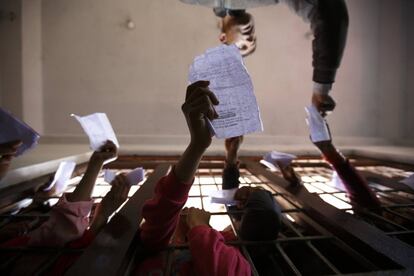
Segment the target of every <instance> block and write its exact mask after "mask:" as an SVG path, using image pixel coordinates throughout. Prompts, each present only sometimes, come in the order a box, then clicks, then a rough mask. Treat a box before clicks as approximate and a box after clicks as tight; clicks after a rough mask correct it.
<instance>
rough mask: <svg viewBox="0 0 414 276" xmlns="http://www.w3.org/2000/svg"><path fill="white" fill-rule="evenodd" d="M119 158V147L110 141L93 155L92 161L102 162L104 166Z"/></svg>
mask: <svg viewBox="0 0 414 276" xmlns="http://www.w3.org/2000/svg"><path fill="white" fill-rule="evenodd" d="M117 157H118V148H117V146H116V145H115V144H114V143H113V142H112V141H109V140H108V141H106V143H105V144H103V145H102V146H101V147H100V148H99V151H95V152H94V153H93V154H92V157H91V161H92V160H93V161H97V162H102V163H103V164H107V163H109V162H112V161H114V160H116V158H117Z"/></svg>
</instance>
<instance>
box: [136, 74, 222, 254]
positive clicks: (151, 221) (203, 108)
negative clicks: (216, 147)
mask: <svg viewBox="0 0 414 276" xmlns="http://www.w3.org/2000/svg"><path fill="white" fill-rule="evenodd" d="M208 84H209V82H207V81H198V82H195V83H193V84H191V85H190V86H188V88H187V93H186V98H185V103H184V104H183V105H182V111H183V113H184V116H185V119H186V121H187V125H188V129H189V132H190V136H191V139H190V143H189V145H188V147H187V149H186V150H185V151H184V153H183V154H182V155H181V157H180V159H179V161H178V163H177V164H176V165H175V167H174V168H173V170H172V172H171V173H170V174H169V175H168V176H165V177H163V178H162V179H161V180H160V181H159V182H158V183H157V185H156V188H155V195H154V197H153V198H152V199H150V200H149V201H147V202H146V203H145V205H144V207H143V210H142V214H143V217H144V219H145V223H144V224H143V225H142V228H141V234H140V235H141V240H142V241H143V243H144V245H145V246H146V247H147V248H148V249H150V250H152V251H158V250H161V249H163V248H164V247H166V246H167V245H168V243H169V241H170V239H171V237H172V235H173V233H174V231H175V228H176V226H177V223H178V219H179V216H180V211H181V208H182V207H183V206H184V204H185V202H186V201H187V197H188V192H189V190H190V188H191V185H192V183H193V181H194V175H195V172H196V170H197V168H198V165H199V163H200V160H201V157H202V156H203V154H204V152H205V150H206V149H207V148H208V147H209V146H210V144H211V140H212V138H211V133H210V131H209V128H208V125H207V122H206V119H205V118H209V119H210V120H213V119H214V118H216V117H217V113H216V111H215V110H214V105H217V104H218V100H217V98H216V97H215V96H214V94H213V93H212V92H211V91H210V90H209V89H208Z"/></svg>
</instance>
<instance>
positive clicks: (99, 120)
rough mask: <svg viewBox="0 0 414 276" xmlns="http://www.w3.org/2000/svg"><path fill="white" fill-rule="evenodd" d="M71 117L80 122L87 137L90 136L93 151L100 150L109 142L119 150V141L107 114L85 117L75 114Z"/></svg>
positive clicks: (94, 114)
mask: <svg viewBox="0 0 414 276" xmlns="http://www.w3.org/2000/svg"><path fill="white" fill-rule="evenodd" d="M71 116H73V117H75V118H76V120H78V122H79V123H80V125H81V126H82V128H83V130H84V131H85V133H86V135H88V137H89V143H90V146H91V149H92V150H94V151H97V150H99V148H100V147H101V146H103V145H104V144H105V142H106V141H108V140H109V141H112V142H113V143H114V144H115V145H116V146H117V147H118V148H119V143H118V139H116V136H115V132H114V130H113V128H112V125H111V123H110V122H109V119H108V117H107V116H106V114H105V113H93V114H90V115H87V116H83V117H81V116H78V115H75V114H72V115H71Z"/></svg>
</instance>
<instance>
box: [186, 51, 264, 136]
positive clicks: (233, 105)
mask: <svg viewBox="0 0 414 276" xmlns="http://www.w3.org/2000/svg"><path fill="white" fill-rule="evenodd" d="M188 79H189V81H190V83H194V82H196V81H199V80H208V81H210V85H209V88H210V90H211V91H212V92H213V93H214V94H215V95H216V96H217V98H218V100H219V101H220V103H219V105H218V106H216V107H215V109H216V111H217V113H218V115H219V118H218V119H215V120H213V121H211V128H212V130H213V133H214V135H215V136H216V137H217V138H230V137H235V136H240V135H244V134H247V133H252V132H257V131H263V124H262V120H261V118H260V112H259V107H258V105H257V101H256V97H255V95H254V92H253V83H252V80H251V79H250V76H249V73H248V72H247V69H246V67H245V66H244V64H243V59H242V57H241V55H240V53H239V50H238V49H237V47H236V46H235V45H230V46H228V45H222V46H219V47H215V48H211V49H208V50H207V51H206V52H205V54H203V55H201V56H198V57H196V58H195V59H194V62H193V64H192V65H191V66H190V72H189V77H188Z"/></svg>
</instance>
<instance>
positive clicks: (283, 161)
mask: <svg viewBox="0 0 414 276" xmlns="http://www.w3.org/2000/svg"><path fill="white" fill-rule="evenodd" d="M296 157H297V156H296V155H293V154H289V153H284V152H277V151H271V152H269V153H267V154H265V155H264V156H263V159H262V160H260V163H262V164H263V165H265V166H266V167H268V168H269V169H271V170H273V171H277V170H278V167H279V166H283V167H286V166H288V165H290V163H291V162H292V160H293V159H296ZM282 169H283V168H282Z"/></svg>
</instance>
